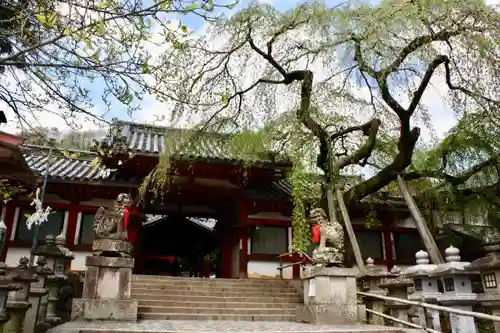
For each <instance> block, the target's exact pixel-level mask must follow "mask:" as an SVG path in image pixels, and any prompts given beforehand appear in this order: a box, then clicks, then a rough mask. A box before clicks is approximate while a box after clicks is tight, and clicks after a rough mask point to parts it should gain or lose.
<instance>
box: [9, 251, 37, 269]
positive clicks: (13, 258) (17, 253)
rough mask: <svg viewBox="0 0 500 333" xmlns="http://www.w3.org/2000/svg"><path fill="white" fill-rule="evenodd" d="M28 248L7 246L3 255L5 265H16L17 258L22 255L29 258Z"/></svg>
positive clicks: (17, 263)
mask: <svg viewBox="0 0 500 333" xmlns="http://www.w3.org/2000/svg"><path fill="white" fill-rule="evenodd" d="M30 250H31V249H29V248H22V247H9V248H8V249H7V256H6V257H5V263H6V264H7V267H16V266H17V265H19V259H21V258H22V257H26V258H29V257H30Z"/></svg>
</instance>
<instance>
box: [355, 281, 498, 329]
mask: <svg viewBox="0 0 500 333" xmlns="http://www.w3.org/2000/svg"><path fill="white" fill-rule="evenodd" d="M357 294H358V295H359V296H362V297H368V298H376V299H379V300H383V301H388V302H394V303H400V304H406V305H411V306H414V307H420V308H423V309H424V311H426V310H435V311H442V312H447V313H448V314H454V315H458V316H465V317H473V318H475V319H483V320H490V321H493V322H500V317H499V316H494V315H490V314H486V313H481V312H475V311H466V310H461V309H455V308H451V307H448V306H442V305H436V304H429V303H425V302H418V301H410V300H407V299H402V298H397V297H390V296H383V295H379V294H373V293H366V292H360V291H358V292H357ZM366 312H368V313H371V314H373V315H376V316H380V317H382V318H385V319H388V320H391V321H393V322H396V323H399V324H403V325H405V326H408V327H411V328H416V329H421V330H424V331H426V332H430V333H442V331H441V330H436V329H434V328H430V327H426V326H422V325H418V324H415V323H412V322H410V321H407V320H402V319H401V318H396V317H394V316H391V315H387V314H385V313H381V312H379V311H375V310H372V309H366ZM426 317H427V316H426ZM467 332H469V331H468V330H467ZM453 333H454V332H453Z"/></svg>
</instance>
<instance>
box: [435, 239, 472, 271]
mask: <svg viewBox="0 0 500 333" xmlns="http://www.w3.org/2000/svg"><path fill="white" fill-rule="evenodd" d="M444 254H445V256H446V262H445V263H443V264H439V265H437V267H436V268H435V269H434V270H433V271H432V272H431V275H432V276H443V275H470V274H479V272H477V271H473V270H471V269H470V266H471V264H470V263H469V262H465V261H460V259H461V258H460V250H459V249H457V248H456V247H454V246H453V245H451V246H450V247H448V248H447V249H446V250H445V251H444Z"/></svg>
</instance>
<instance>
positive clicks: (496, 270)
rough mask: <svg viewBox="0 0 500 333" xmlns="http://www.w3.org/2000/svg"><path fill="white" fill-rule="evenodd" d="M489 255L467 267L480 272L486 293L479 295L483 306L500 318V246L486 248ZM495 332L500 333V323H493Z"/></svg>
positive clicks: (491, 245) (492, 245)
mask: <svg viewBox="0 0 500 333" xmlns="http://www.w3.org/2000/svg"><path fill="white" fill-rule="evenodd" d="M484 249H485V250H486V252H487V254H486V256H485V257H483V258H479V259H476V260H474V261H473V262H471V264H470V266H468V267H467V269H468V270H471V271H480V273H481V283H482V285H483V290H484V293H482V294H480V295H478V301H479V302H480V303H481V305H483V306H485V307H487V308H489V309H491V312H492V314H493V315H494V316H500V285H499V283H498V281H500V244H499V243H497V244H489V245H486V246H485V247H484ZM493 324H494V326H495V332H497V333H500V322H497V321H495V322H493Z"/></svg>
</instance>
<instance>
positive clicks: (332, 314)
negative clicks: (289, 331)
mask: <svg viewBox="0 0 500 333" xmlns="http://www.w3.org/2000/svg"><path fill="white" fill-rule="evenodd" d="M353 315H354V317H353ZM296 320H297V321H298V322H299V323H308V324H314V325H337V324H353V323H356V322H358V308H357V307H356V308H355V311H354V313H353V312H352V310H351V311H345V308H342V307H338V306H333V305H326V304H304V305H299V306H297V319H296Z"/></svg>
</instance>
